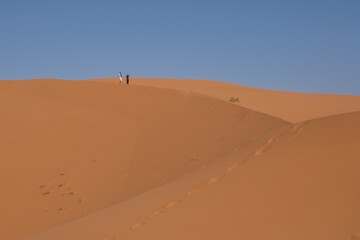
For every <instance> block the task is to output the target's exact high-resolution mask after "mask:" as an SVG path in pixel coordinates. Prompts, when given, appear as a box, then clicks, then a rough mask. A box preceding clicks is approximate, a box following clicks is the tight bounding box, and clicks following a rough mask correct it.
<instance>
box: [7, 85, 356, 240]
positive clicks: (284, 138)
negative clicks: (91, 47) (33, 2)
mask: <svg viewBox="0 0 360 240" xmlns="http://www.w3.org/2000/svg"><path fill="white" fill-rule="evenodd" d="M132 83H133V85H128V86H127V85H121V86H120V85H119V84H116V79H96V80H92V81H81V82H79V81H62V80H54V79H51V80H31V81H0V111H1V113H2V118H1V120H0V133H1V134H0V143H1V144H0V153H1V154H0V159H1V161H2V169H1V175H0V176H1V177H0V178H1V182H0V185H1V188H2V189H3V193H4V194H3V195H4V197H3V198H2V203H3V204H1V207H0V213H1V217H0V223H1V227H0V238H1V239H23V238H24V239H28V240H35V239H37V240H39V239H54V240H56V239H94V240H95V239H99V240H104V239H107V240H109V239H149V238H151V239H242V238H243V239H254V240H255V239H351V237H352V236H354V237H355V235H354V234H356V233H357V232H359V231H360V215H359V214H360V208H359V207H358V202H359V200H360V190H359V188H358V184H357V183H358V182H359V180H360V179H359V178H360V175H359V174H358V169H359V167H360V160H359V159H360V158H359V157H360V149H359V148H358V146H359V145H360V126H359V124H358V123H359V122H360V112H354V113H346V114H343V113H345V112H352V111H356V110H360V108H359V107H360V101H358V100H359V97H357V96H336V95H321V94H300V93H289V92H278V91H268V90H261V89H253V88H248V87H243V86H238V85H233V84H226V83H219V82H211V81H193V80H189V81H188V80H186V81H181V80H163V79H154V80H150V79H134V80H133V82H132ZM219 89H221V90H219ZM240 93H241V96H240V98H241V103H240V104H236V103H229V102H228V101H227V100H228V98H229V96H235V97H237V96H238V95H240ZM224 100H225V101H224ZM287 100H288V101H287ZM243 101H244V102H243ZM284 101H286V104H285V103H284ZM334 102H338V104H337V105H336V106H335V105H333V104H334ZM295 103H296V104H298V105H299V106H300V107H299V106H298V105H296V104H295ZM311 103H313V104H311ZM276 104H278V105H276ZM293 104H295V105H294V106H291V105H293ZM332 105H333V106H332ZM295 106H296V107H295ZM313 106H315V107H314V108H311V107H313ZM293 108H296V109H293ZM308 108H311V109H308ZM317 108H319V109H317ZM262 112H263V113H262ZM330 115H334V116H330ZM322 116H326V117H322ZM281 119H284V120H281ZM299 119H301V120H304V119H312V120H308V121H300V122H298V120H299ZM285 120H287V121H285ZM289 122H297V123H296V124H291V123H289ZM149 236H150V237H149Z"/></svg>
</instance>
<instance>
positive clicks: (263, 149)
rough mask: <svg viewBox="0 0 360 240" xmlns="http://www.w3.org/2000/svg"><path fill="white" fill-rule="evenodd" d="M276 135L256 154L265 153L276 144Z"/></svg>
mask: <svg viewBox="0 0 360 240" xmlns="http://www.w3.org/2000/svg"><path fill="white" fill-rule="evenodd" d="M274 140H275V137H272V138H270V139H269V140H268V141H267V142H266V143H265V145H264V146H262V147H261V148H260V149H259V150H257V151H256V152H255V154H254V156H258V155H260V154H263V153H265V152H266V151H267V150H269V149H270V148H271V147H272V146H273V145H274Z"/></svg>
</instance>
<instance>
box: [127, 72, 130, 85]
mask: <svg viewBox="0 0 360 240" xmlns="http://www.w3.org/2000/svg"><path fill="white" fill-rule="evenodd" d="M129 81H130V79H129V74H128V75H126V84H129Z"/></svg>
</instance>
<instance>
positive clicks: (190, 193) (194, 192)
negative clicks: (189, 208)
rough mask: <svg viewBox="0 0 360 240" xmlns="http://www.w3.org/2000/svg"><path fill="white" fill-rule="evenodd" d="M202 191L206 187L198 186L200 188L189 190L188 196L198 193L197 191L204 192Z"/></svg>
mask: <svg viewBox="0 0 360 240" xmlns="http://www.w3.org/2000/svg"><path fill="white" fill-rule="evenodd" d="M202 191H204V187H198V188H196V189H194V190H192V191H190V192H188V193H187V194H186V196H192V195H194V194H197V193H199V192H202Z"/></svg>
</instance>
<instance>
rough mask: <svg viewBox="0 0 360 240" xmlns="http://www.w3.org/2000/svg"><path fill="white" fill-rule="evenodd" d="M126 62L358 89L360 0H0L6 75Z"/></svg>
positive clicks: (91, 74)
mask: <svg viewBox="0 0 360 240" xmlns="http://www.w3.org/2000/svg"><path fill="white" fill-rule="evenodd" d="M119 71H122V72H123V73H125V74H130V77H148V78H152V77H154V78H181V79H208V80H218V81H226V82H232V83H237V84H241V85H246V86H252V87H258V88H265V89H275V90H284V91H296V92H317V93H333V94H351V95H360V1H359V0H271V1H270V0H244V1H242V0H236V1H232V0H222V1H213V0H206V1H205V0H182V1H170V0H152V1H149V0H146V1H145V0H124V1H123V0H118V1H115V0H102V1H100V0H99V1H93V0H86V1H85V0H84V1H82V0H72V1H68V0H62V1H52V0H32V1H28V0H18V1H13V0H1V1H0V79H13V80H17V79H31V78H60V79H72V80H82V79H89V78H103V77H116V76H117V74H118V72H119Z"/></svg>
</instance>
